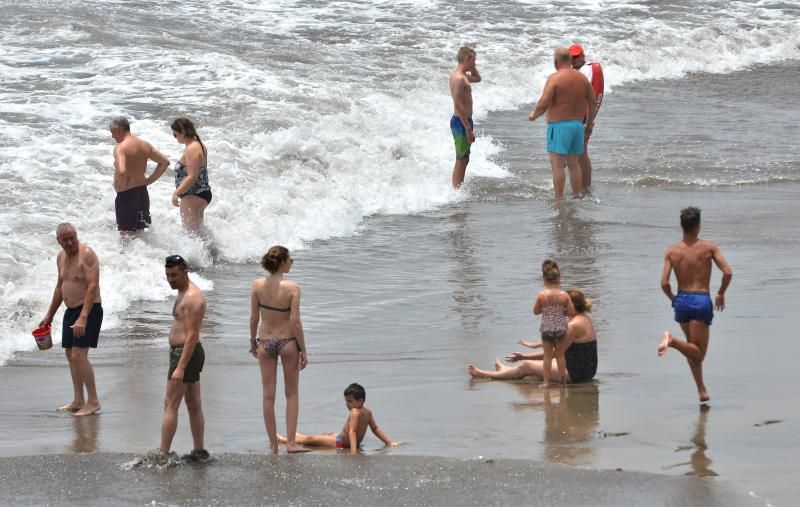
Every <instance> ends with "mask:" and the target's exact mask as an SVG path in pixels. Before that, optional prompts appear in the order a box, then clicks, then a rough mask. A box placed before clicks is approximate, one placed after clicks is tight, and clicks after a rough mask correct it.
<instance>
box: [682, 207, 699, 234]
mask: <svg viewBox="0 0 800 507" xmlns="http://www.w3.org/2000/svg"><path fill="white" fill-rule="evenodd" d="M698 225H700V208H696V207H694V206H689V207H688V208H683V209H682V210H681V228H682V229H683V232H691V231H693V230H694V229H695V228H696V227H697V226H698Z"/></svg>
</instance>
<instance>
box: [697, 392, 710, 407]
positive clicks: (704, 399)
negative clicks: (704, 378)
mask: <svg viewBox="0 0 800 507" xmlns="http://www.w3.org/2000/svg"><path fill="white" fill-rule="evenodd" d="M699 394H700V403H703V404H705V403H708V402H709V401H710V400H711V396H709V395H708V391H706V390H705V389H703V390H702V391H700V393H699Z"/></svg>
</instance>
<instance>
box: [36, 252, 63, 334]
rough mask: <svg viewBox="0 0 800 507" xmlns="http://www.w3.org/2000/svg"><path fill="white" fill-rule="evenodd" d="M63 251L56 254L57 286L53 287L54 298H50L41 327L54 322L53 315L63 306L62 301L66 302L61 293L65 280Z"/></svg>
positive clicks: (40, 323)
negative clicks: (62, 264) (62, 268)
mask: <svg viewBox="0 0 800 507" xmlns="http://www.w3.org/2000/svg"><path fill="white" fill-rule="evenodd" d="M62 255H64V254H63V251H61V252H58V255H57V256H56V269H57V270H58V279H57V280H56V288H55V289H53V298H52V299H51V300H50V307H49V308H48V309H47V313H46V314H45V316H44V318H43V319H42V321H41V322H39V327H47V326H49V325H50V324H51V323H52V322H53V316H54V315H55V314H56V311H57V310H58V308H59V307H60V306H61V303H63V302H64V297H63V296H62V294H61V284H62V283H63V282H64V279H63V278H62V277H61V258H62Z"/></svg>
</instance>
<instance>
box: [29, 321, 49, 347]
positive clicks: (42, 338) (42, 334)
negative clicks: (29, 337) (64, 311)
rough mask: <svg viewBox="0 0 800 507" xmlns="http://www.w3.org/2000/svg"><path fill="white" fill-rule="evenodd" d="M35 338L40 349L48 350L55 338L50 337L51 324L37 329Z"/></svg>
mask: <svg viewBox="0 0 800 507" xmlns="http://www.w3.org/2000/svg"><path fill="white" fill-rule="evenodd" d="M33 338H34V339H35V340H36V345H38V346H39V350H47V349H49V348H50V347H52V346H53V339H52V338H51V337H50V326H44V327H40V328H37V329H35V330H34V331H33Z"/></svg>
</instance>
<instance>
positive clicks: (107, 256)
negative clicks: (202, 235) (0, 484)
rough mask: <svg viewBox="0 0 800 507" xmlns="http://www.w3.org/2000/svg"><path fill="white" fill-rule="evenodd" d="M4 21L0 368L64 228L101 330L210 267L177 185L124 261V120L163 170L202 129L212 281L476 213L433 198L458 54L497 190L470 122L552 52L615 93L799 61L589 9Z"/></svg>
mask: <svg viewBox="0 0 800 507" xmlns="http://www.w3.org/2000/svg"><path fill="white" fill-rule="evenodd" d="M3 11H4V18H5V22H4V23H3V25H2V26H0V49H2V51H0V72H2V74H3V80H2V81H0V185H2V186H3V188H4V193H3V195H2V196H0V203H1V204H2V206H3V209H4V211H3V214H2V215H0V273H1V274H0V314H2V315H3V318H2V320H0V333H2V336H4V338H3V340H2V341H0V363H2V362H4V361H5V360H7V359H8V358H9V357H10V356H11V355H12V354H13V352H14V351H18V350H26V349H31V348H33V346H34V343H33V340H32V338H31V337H30V335H29V332H30V329H31V328H32V326H33V325H35V323H36V322H38V320H39V319H40V318H41V315H42V313H43V312H44V311H45V309H46V307H47V303H48V301H49V297H50V294H51V290H52V286H53V284H54V282H55V265H54V264H55V263H54V258H55V253H56V251H57V250H58V245H57V244H56V243H55V241H54V229H55V226H56V224H58V223H59V222H62V221H70V222H73V223H75V225H76V226H77V228H78V231H79V235H80V238H81V239H82V240H83V241H85V242H86V243H87V244H90V245H91V246H92V247H93V248H94V249H95V250H96V251H97V253H98V255H99V256H100V259H101V265H102V271H101V284H102V295H103V299H104V305H105V306H106V326H107V327H108V326H115V325H119V324H120V323H121V322H122V318H123V316H124V311H125V309H126V308H127V307H128V305H129V304H130V302H131V301H134V300H137V299H153V300H159V299H164V298H167V297H168V296H169V295H170V293H171V291H170V290H169V287H168V286H167V285H166V283H165V282H164V280H163V275H162V269H163V268H162V266H161V260H162V257H163V256H164V255H165V254H168V253H174V252H180V253H182V254H184V255H185V256H187V257H188V258H189V259H190V261H192V262H193V263H194V264H196V265H199V266H207V265H209V264H210V263H211V262H212V260H211V258H210V256H209V255H208V253H207V252H206V250H205V248H204V246H203V245H202V243H201V242H199V241H197V240H194V239H192V238H190V237H189V236H187V235H186V234H185V233H184V232H183V230H182V228H181V227H180V223H179V218H178V215H177V212H176V210H175V209H174V208H173V207H172V206H171V205H170V202H169V198H170V195H171V193H172V190H173V188H174V187H173V185H172V183H171V181H170V177H171V172H168V173H167V175H165V177H164V180H163V181H160V182H158V183H156V184H154V185H153V186H151V187H150V193H151V202H152V209H151V212H152V215H153V221H154V227H153V228H152V229H151V230H150V231H149V232H148V233H147V234H145V235H144V236H143V238H142V239H140V240H137V241H135V242H134V243H133V244H132V245H131V246H130V248H128V249H127V250H126V252H125V254H124V255H120V252H119V245H118V237H117V233H116V231H115V227H114V214H113V199H114V194H113V190H112V188H111V175H112V169H111V162H112V148H113V141H112V140H111V139H110V137H109V134H108V131H107V124H108V120H109V119H110V118H111V117H113V116H117V115H119V114H124V115H126V116H128V117H129V118H131V120H132V121H133V130H134V132H135V133H136V134H137V135H140V136H142V137H144V138H146V139H148V140H149V141H151V142H152V143H153V144H154V145H155V146H156V147H158V148H159V149H160V150H161V151H162V152H164V153H165V154H167V156H168V157H169V158H170V159H171V160H173V161H174V160H176V159H177V158H178V157H179V156H180V153H181V148H182V146H180V145H177V144H176V143H175V141H174V139H173V138H172V137H171V133H170V130H169V127H168V125H169V123H170V121H171V120H172V119H173V118H175V117H177V116H184V115H185V116H190V117H191V118H193V119H195V120H196V121H197V123H198V125H199V130H200V133H201V135H202V136H203V139H204V141H205V142H206V144H207V145H208V147H209V150H210V153H209V167H210V177H211V184H212V187H213V190H214V201H213V202H212V204H211V206H210V207H209V208H208V210H207V223H208V225H209V227H210V229H211V230H212V231H213V234H214V236H215V238H216V243H217V245H218V247H219V249H220V255H221V257H222V259H224V260H226V261H229V262H247V261H252V260H254V259H257V258H258V257H259V256H260V255H261V254H262V253H263V252H264V250H265V249H266V248H267V247H268V246H270V245H271V244H275V243H281V244H284V245H286V246H287V247H289V248H292V249H297V248H307V247H308V245H309V242H310V241H312V240H316V239H323V238H330V237H335V236H343V235H350V234H355V233H357V232H358V229H359V226H360V224H361V223H362V221H363V219H364V217H367V216H370V215H374V214H392V213H396V214H405V213H416V212H420V211H425V210H430V209H432V208H435V207H438V206H442V205H445V204H448V203H452V202H456V201H458V200H460V199H464V198H466V197H468V196H469V195H470V185H469V180H468V184H467V186H466V188H465V189H464V190H462V191H458V192H457V191H453V190H451V189H450V188H449V180H450V172H451V169H452V145H451V143H452V142H451V139H450V137H449V130H448V127H447V122H448V119H449V116H450V112H451V108H452V105H451V102H450V98H449V94H448V91H447V74H448V73H449V72H450V71H451V70H452V67H453V65H454V62H453V58H454V54H455V52H456V51H457V49H458V47H459V46H460V45H462V44H464V43H470V44H473V45H475V46H476V48H477V49H478V65H479V68H480V69H481V72H482V74H483V76H484V82H482V83H480V84H479V85H477V88H476V94H475V95H476V103H475V106H476V110H475V116H476V117H477V119H478V130H479V133H480V134H482V135H481V136H480V137H479V138H478V141H477V144H476V146H475V147H474V149H473V158H472V160H471V162H470V171H469V173H470V178H474V177H476V176H477V177H484V178H498V179H502V178H506V177H507V176H509V173H508V171H507V170H506V169H505V168H503V167H502V166H501V165H499V164H498V163H497V162H496V161H495V159H494V157H495V156H496V155H497V154H498V153H499V152H500V151H501V150H502V148H501V147H500V146H498V145H497V144H496V143H495V142H494V141H493V139H492V137H491V135H490V133H487V132H481V131H480V119H481V118H484V117H485V116H486V115H487V114H488V113H489V112H490V111H496V110H504V109H510V108H516V107H519V106H520V105H521V104H526V103H530V102H531V101H532V100H534V99H535V98H536V97H537V96H538V93H539V92H540V91H541V86H542V84H543V82H544V78H545V76H546V75H547V74H548V73H550V71H551V68H552V63H551V54H552V48H553V47H554V46H556V45H563V44H568V43H572V42H581V43H583V44H584V45H585V47H586V50H587V53H588V55H589V57H590V58H597V59H599V60H601V61H603V63H604V67H605V69H606V80H607V81H606V82H607V89H608V92H609V93H613V89H614V87H616V86H619V85H621V84H623V83H626V82H630V81H634V80H646V79H677V78H680V77H682V76H684V75H686V74H687V73H691V72H700V71H702V72H720V73H727V72H732V71H735V70H738V69H742V68H746V67H747V66H749V65H753V64H758V63H769V62H775V61H779V60H781V59H798V57H799V56H800V49H798V46H797V44H796V42H795V41H797V40H800V26H798V24H797V23H796V22H794V21H793V20H795V19H797V15H798V14H800V10H798V8H797V6H793V5H791V4H786V3H778V2H768V1H762V2H758V3H748V2H714V1H712V2H706V3H704V7H703V9H698V8H697V6H696V3H694V2H689V1H686V2H680V1H678V2H670V3H669V4H663V5H661V4H659V3H658V2H632V1H621V0H620V1H604V0H585V1H577V2H573V3H572V4H571V7H570V13H569V15H565V13H564V11H563V5H562V4H560V3H557V2H548V1H524V2H523V1H510V0H509V1H491V2H482V3H464V2H455V3H453V2H448V1H435V0H406V1H401V0H392V1H388V0H382V1H373V2H352V3H344V2H312V3H310V2H300V1H295V0H277V1H256V0H207V1H204V2H200V1H187V0H181V1H178V0H163V1H160V2H147V1H145V2H136V3H130V2H124V1H114V2H111V1H106V0H103V1H100V0H96V1H77V0H72V1H70V0H67V1H63V2H58V3H57V4H54V3H53V2H49V1H43V0H42V1H37V0H31V1H29V2H25V3H13V4H10V5H4V7H3ZM142 27H148V30H142ZM565 34H568V35H566V36H565ZM723 179H724V178H723ZM724 181H728V180H724ZM715 184H716V183H715ZM197 279H198V280H199V281H200V283H201V284H203V286H204V287H206V288H211V284H210V282H207V281H205V280H203V279H202V277H199V276H198V277H197Z"/></svg>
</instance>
